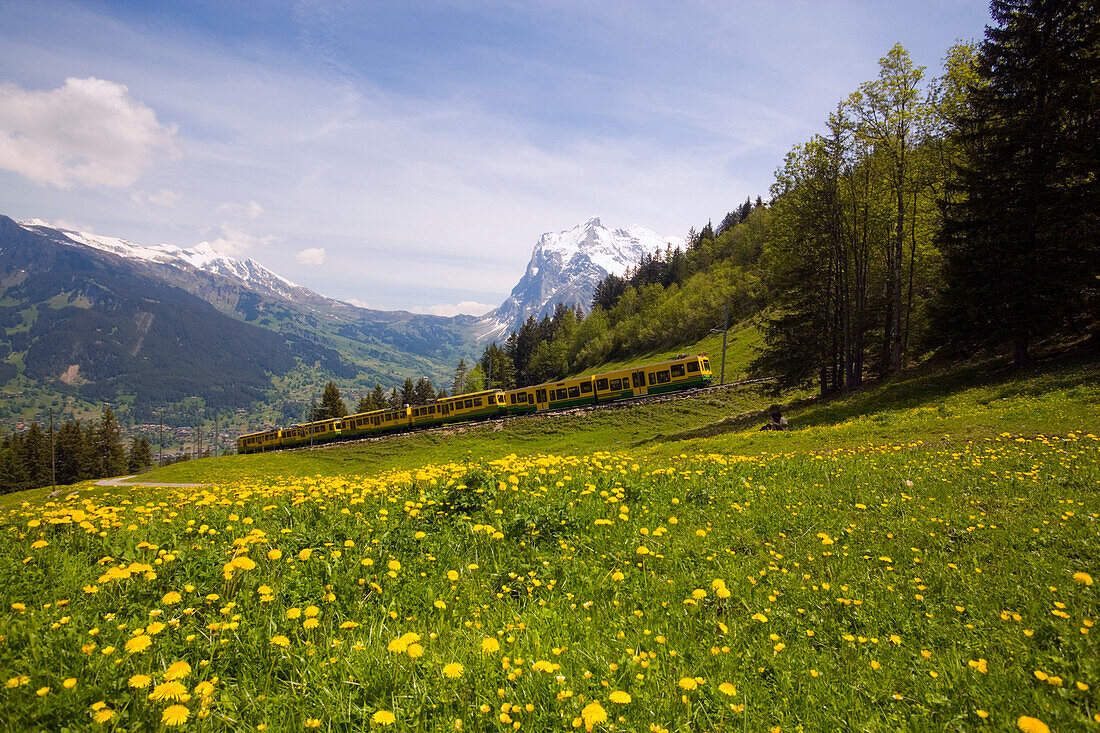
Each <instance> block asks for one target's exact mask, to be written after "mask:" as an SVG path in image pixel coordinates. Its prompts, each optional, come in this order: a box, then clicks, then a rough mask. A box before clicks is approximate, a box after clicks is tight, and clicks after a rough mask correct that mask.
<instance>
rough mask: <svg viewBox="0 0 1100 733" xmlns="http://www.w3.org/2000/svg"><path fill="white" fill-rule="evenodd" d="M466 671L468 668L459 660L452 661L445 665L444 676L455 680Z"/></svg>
mask: <svg viewBox="0 0 1100 733" xmlns="http://www.w3.org/2000/svg"><path fill="white" fill-rule="evenodd" d="M465 671H466V668H465V667H463V666H462V665H461V664H459V663H458V662H451V663H450V664H448V665H446V666H445V667H443V676H444V677H446V678H447V679H452V680H454V679H458V678H459V677H461V676H462V673H463V672H465Z"/></svg>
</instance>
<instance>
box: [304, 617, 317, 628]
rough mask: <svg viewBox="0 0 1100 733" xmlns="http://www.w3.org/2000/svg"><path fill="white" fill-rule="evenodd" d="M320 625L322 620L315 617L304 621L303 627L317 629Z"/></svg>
mask: <svg viewBox="0 0 1100 733" xmlns="http://www.w3.org/2000/svg"><path fill="white" fill-rule="evenodd" d="M320 625H321V622H320V621H318V620H317V619H315V618H313V617H310V618H307V619H306V620H305V621H303V622H302V628H304V629H316V628H317V627H318V626H320Z"/></svg>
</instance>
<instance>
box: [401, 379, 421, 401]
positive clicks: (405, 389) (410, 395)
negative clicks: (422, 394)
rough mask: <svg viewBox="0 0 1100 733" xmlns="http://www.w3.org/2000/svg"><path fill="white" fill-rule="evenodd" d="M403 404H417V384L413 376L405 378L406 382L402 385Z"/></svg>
mask: <svg viewBox="0 0 1100 733" xmlns="http://www.w3.org/2000/svg"><path fill="white" fill-rule="evenodd" d="M400 399H401V403H400V405H401V406H404V405H415V404H417V402H416V385H414V384H413V380H412V377H408V378H406V379H405V383H404V384H403V385H401V398H400Z"/></svg>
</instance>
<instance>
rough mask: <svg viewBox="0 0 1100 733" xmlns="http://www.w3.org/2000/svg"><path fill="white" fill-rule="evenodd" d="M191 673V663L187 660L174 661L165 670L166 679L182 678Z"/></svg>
mask: <svg viewBox="0 0 1100 733" xmlns="http://www.w3.org/2000/svg"><path fill="white" fill-rule="evenodd" d="M189 674H191V665H190V664H188V663H187V662H172V664H170V665H168V669H167V670H165V672H164V679H166V680H182V679H183V678H185V677H187V676H188V675H189Z"/></svg>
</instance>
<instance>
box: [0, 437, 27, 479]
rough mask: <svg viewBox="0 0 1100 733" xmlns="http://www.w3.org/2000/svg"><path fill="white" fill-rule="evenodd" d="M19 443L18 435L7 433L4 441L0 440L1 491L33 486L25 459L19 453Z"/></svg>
mask: <svg viewBox="0 0 1100 733" xmlns="http://www.w3.org/2000/svg"><path fill="white" fill-rule="evenodd" d="M19 443H20V441H19V436H18V435H11V436H8V435H5V436H4V438H3V441H0V493H5V494H6V493H10V492H12V491H23V490H24V489H29V488H31V487H30V485H29V482H28V481H27V471H26V468H25V466H24V465H23V459H22V457H21V456H20V455H19V450H20V445H19Z"/></svg>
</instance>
